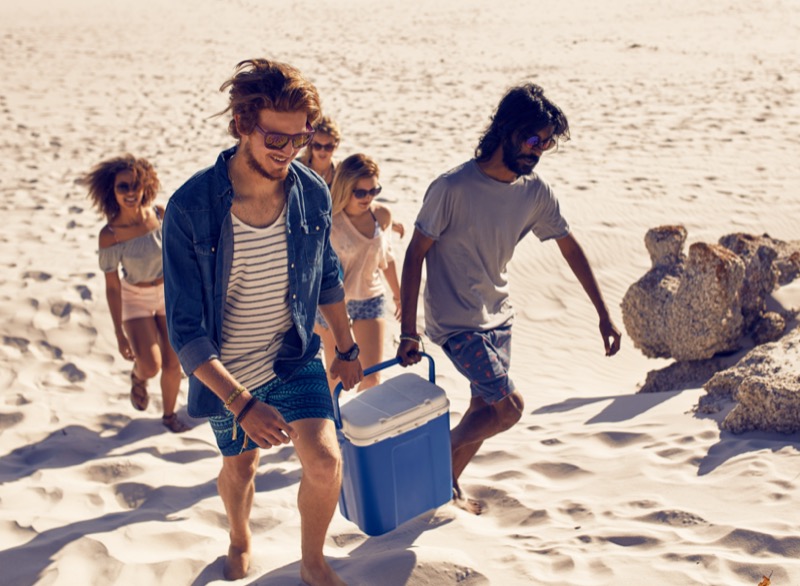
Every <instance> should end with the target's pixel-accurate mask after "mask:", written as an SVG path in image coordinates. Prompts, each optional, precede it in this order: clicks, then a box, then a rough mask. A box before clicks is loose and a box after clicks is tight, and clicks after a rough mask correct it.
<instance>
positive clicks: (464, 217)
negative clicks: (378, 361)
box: [415, 160, 569, 345]
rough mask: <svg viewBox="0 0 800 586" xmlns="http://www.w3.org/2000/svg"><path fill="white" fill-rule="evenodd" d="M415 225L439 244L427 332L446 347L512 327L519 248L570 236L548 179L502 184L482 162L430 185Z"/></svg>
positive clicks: (433, 258) (428, 289)
mask: <svg viewBox="0 0 800 586" xmlns="http://www.w3.org/2000/svg"><path fill="white" fill-rule="evenodd" d="M415 226H416V228H417V229H418V230H419V231H420V232H422V233H423V234H425V235H426V236H427V237H428V238H431V239H433V240H435V243H434V244H433V246H431V248H430V250H429V251H428V254H427V256H426V257H425V262H426V266H427V281H426V284H425V333H426V334H427V335H428V337H429V338H430V339H431V340H433V341H434V342H436V343H437V344H440V345H441V344H443V343H444V342H445V341H446V340H447V338H449V337H450V336H452V335H454V334H457V333H459V332H464V331H485V330H490V329H493V328H497V327H500V326H503V325H509V324H510V323H511V321H512V319H513V316H514V311H513V308H512V306H511V302H510V301H509V298H508V274H507V270H506V267H507V265H508V262H509V261H510V260H511V257H512V256H513V254H514V249H515V248H516V246H517V243H519V241H520V240H522V238H523V237H524V236H525V235H526V234H527V233H528V232H529V231H532V232H533V233H534V234H535V235H536V236H537V237H538V238H539V240H541V241H544V240H549V239H551V238H562V237H564V236H566V235H567V234H569V225H568V224H567V221H566V220H565V219H564V218H563V217H562V216H561V212H560V210H559V205H558V200H557V199H556V197H555V195H554V194H553V191H552V190H551V189H550V186H549V185H548V184H547V183H545V182H544V181H543V180H542V179H541V177H539V176H538V175H537V174H532V175H528V176H523V177H519V178H518V179H517V180H516V181H514V182H513V183H503V182H501V181H496V180H494V179H491V178H489V177H488V176H486V175H485V174H484V173H483V171H481V170H480V168H479V167H478V164H477V162H476V161H475V160H471V161H468V162H466V163H464V164H462V165H460V166H458V167H456V168H455V169H452V170H450V171H448V172H447V173H444V174H443V175H441V176H440V177H438V178H437V179H436V180H435V181H434V182H433V183H431V185H430V187H429V188H428V191H427V193H426V194H425V199H424V200H423V203H422V208H421V209H420V211H419V215H418V216H417V221H416V223H415Z"/></svg>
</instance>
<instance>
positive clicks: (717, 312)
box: [622, 226, 745, 360]
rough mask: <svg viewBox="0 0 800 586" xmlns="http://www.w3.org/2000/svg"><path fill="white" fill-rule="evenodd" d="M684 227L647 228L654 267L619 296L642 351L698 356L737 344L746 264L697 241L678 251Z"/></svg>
mask: <svg viewBox="0 0 800 586" xmlns="http://www.w3.org/2000/svg"><path fill="white" fill-rule="evenodd" d="M685 240H686V230H685V229H684V228H683V227H682V226H663V227H661V228H655V229H653V230H650V231H649V232H648V233H647V236H646V237H645V245H646V246H647V250H648V252H649V253H650V260H651V262H652V265H653V266H652V268H651V269H650V271H648V272H647V274H645V275H644V276H643V277H642V278H641V279H639V281H637V282H636V283H634V284H633V285H632V286H631V287H630V288H629V289H628V291H627V293H626V294H625V297H624V298H623V300H622V319H623V322H624V323H625V329H626V331H627V333H628V336H629V337H630V338H631V340H633V343H634V345H635V346H636V347H637V348H639V349H640V350H641V351H642V352H643V353H644V354H645V355H646V356H650V357H653V358H675V359H677V360H701V359H705V358H710V357H712V356H714V354H717V353H719V352H728V351H731V350H734V349H736V348H737V347H738V343H739V338H740V337H741V333H742V311H741V288H742V282H743V280H744V274H745V267H744V263H743V262H742V260H741V259H740V258H739V257H738V256H736V255H735V254H733V253H732V252H731V251H730V250H728V249H727V248H725V247H723V246H720V245H716V244H705V243H696V244H693V245H692V246H690V247H689V256H688V258H685V257H684V255H683V252H682V247H683V243H684V242H685Z"/></svg>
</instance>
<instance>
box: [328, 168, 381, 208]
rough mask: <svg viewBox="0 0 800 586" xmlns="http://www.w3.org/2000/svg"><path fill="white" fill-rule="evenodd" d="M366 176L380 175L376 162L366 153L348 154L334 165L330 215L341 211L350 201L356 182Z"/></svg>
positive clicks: (376, 176)
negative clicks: (337, 164) (336, 165)
mask: <svg viewBox="0 0 800 586" xmlns="http://www.w3.org/2000/svg"><path fill="white" fill-rule="evenodd" d="M367 177H375V178H376V179H377V178H378V177H380V169H379V168H378V163H376V162H375V161H374V160H372V159H371V158H369V157H368V156H367V155H364V154H362V153H357V154H355V155H350V156H349V157H347V158H346V159H345V160H344V161H342V162H341V163H339V166H338V167H336V173H335V174H334V176H333V183H332V184H331V200H332V201H333V208H332V210H331V213H332V215H336V214H338V213H339V212H341V211H342V210H343V209H344V208H345V207H347V204H348V203H349V202H350V197H351V196H352V195H353V189H355V186H356V183H358V181H359V180H360V179H364V178H367Z"/></svg>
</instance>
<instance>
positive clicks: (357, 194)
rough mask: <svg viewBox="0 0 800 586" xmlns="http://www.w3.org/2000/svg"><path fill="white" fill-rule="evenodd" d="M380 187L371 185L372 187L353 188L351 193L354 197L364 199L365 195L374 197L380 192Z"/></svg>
mask: <svg viewBox="0 0 800 586" xmlns="http://www.w3.org/2000/svg"><path fill="white" fill-rule="evenodd" d="M381 189H383V187H381V186H380V185H378V187H373V188H372V189H354V190H353V195H354V196H355V198H356V199H364V198H365V197H367V196H370V197H375V196H376V195H378V194H379V193H380V192H381Z"/></svg>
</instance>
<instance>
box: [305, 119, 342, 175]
mask: <svg viewBox="0 0 800 586" xmlns="http://www.w3.org/2000/svg"><path fill="white" fill-rule="evenodd" d="M315 143H316V144H315ZM316 145H321V146H329V145H333V147H334V149H333V150H332V151H327V150H325V149H323V148H318V147H316ZM338 147H339V142H338V141H337V140H336V139H334V138H333V137H332V136H331V135H330V134H326V133H324V132H317V133H315V134H314V139H313V140H312V142H311V161H310V163H311V169H313V170H314V171H316V172H317V173H318V174H319V176H320V177H322V179H324V180H325V183H327V184H328V185H330V184H331V183H332V182H333V170H334V167H335V165H334V162H333V155H334V154H335V153H336V149H337V148H338Z"/></svg>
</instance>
